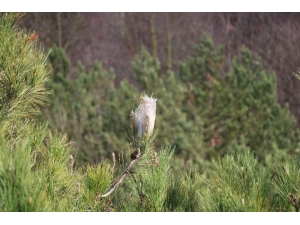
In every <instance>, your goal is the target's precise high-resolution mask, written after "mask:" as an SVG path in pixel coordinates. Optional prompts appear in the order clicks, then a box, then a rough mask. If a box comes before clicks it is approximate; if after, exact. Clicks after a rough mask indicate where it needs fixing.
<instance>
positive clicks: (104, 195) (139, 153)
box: [101, 148, 141, 198]
mask: <svg viewBox="0 0 300 225" xmlns="http://www.w3.org/2000/svg"><path fill="white" fill-rule="evenodd" d="M134 153H135V155H134V157H133V154H134ZM134 153H133V154H132V156H131V159H132V161H131V162H130V163H129V165H128V166H127V168H126V169H125V171H124V172H123V173H122V176H121V177H120V179H119V180H118V181H117V182H116V183H113V184H111V185H110V189H109V191H108V192H106V194H103V195H101V198H105V197H107V196H109V195H110V194H111V193H112V192H114V190H116V188H117V187H118V186H119V185H120V184H121V183H122V181H123V180H124V178H125V177H126V175H127V174H128V173H129V171H130V169H131V167H132V166H133V165H134V164H135V163H136V161H137V160H138V159H139V158H140V155H141V150H140V148H137V150H136V151H135V152H134Z"/></svg>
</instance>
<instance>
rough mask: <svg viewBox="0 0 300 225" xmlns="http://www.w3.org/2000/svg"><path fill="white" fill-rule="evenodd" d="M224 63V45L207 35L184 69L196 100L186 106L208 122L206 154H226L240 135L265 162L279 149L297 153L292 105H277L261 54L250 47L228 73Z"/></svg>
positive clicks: (270, 75)
mask: <svg viewBox="0 0 300 225" xmlns="http://www.w3.org/2000/svg"><path fill="white" fill-rule="evenodd" d="M222 64H223V47H222V46H221V47H219V48H218V49H215V47H214V45H213V42H212V40H211V39H210V38H209V37H207V36H204V37H203V39H202V41H201V43H200V44H199V46H197V48H196V51H195V54H194V55H193V56H191V57H188V58H187V59H186V60H185V61H183V62H182V64H181V68H180V73H179V76H180V78H181V80H182V81H183V82H185V84H186V86H187V87H188V92H187V93H186V97H185V99H186V102H190V101H189V100H191V99H193V104H190V105H188V104H187V105H186V107H185V110H186V112H187V114H188V115H190V116H196V115H197V116H200V117H201V118H202V120H203V122H204V142H205V144H206V146H207V147H208V150H209V152H206V158H210V157H211V156H215V155H216V154H219V155H224V154H225V153H226V152H227V151H228V150H229V148H230V146H231V145H232V144H233V143H234V142H235V141H238V142H239V141H240V140H241V139H244V140H245V142H246V145H247V146H250V147H251V150H252V151H254V152H255V153H256V155H257V156H259V159H261V160H264V157H265V155H266V154H272V151H273V150H275V149H276V148H277V147H278V148H279V149H286V150H288V151H289V152H290V153H293V152H294V149H295V148H296V147H297V145H298V143H299V131H298V129H297V127H296V120H295V118H294V117H293V116H292V115H291V113H290V112H289V110H288V106H286V107H285V108H281V107H280V105H279V104H278V103H277V96H276V79H275V74H274V73H271V72H268V71H265V70H264V69H263V67H262V63H261V61H260V58H259V57H258V56H255V55H252V54H251V52H250V51H249V50H247V49H245V48H244V49H241V52H240V56H239V57H235V58H234V59H233V61H232V65H231V67H230V68H229V70H228V72H226V73H224V71H223V69H222ZM276 146H277V147H276Z"/></svg>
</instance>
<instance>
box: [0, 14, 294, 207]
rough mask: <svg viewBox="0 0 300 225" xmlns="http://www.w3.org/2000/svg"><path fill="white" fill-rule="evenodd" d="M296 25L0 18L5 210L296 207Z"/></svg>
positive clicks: (240, 18) (238, 18)
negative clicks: (140, 123)
mask: <svg viewBox="0 0 300 225" xmlns="http://www.w3.org/2000/svg"><path fill="white" fill-rule="evenodd" d="M298 17H299V13H27V14H25V15H21V14H18V13H2V14H0V19H1V20H0V22H1V27H0V28H1V30H0V35H1V40H3V41H2V42H1V43H0V47H1V48H0V53H1V60H0V75H1V79H0V85H1V89H0V94H1V99H0V110H1V111H0V125H1V126H0V129H1V136H0V143H1V145H0V147H1V155H0V181H1V185H0V191H1V193H4V194H3V195H1V196H0V210H2V211H172V212H174V211H299V209H300V193H299V188H298V187H299V182H300V180H299V171H300V170H299V168H300V160H299V157H298V154H299V150H300V146H299V144H300V142H299V140H300V135H299V118H298V114H297V112H298V111H297V109H298V107H299V104H298V102H297V101H298V100H297V98H298V97H297V96H298V94H297V93H298V88H297V86H298V85H299V80H298V79H297V78H299V74H298V72H297V70H298V68H299V63H298V61H299V60H298V57H297V56H298V53H297V51H298V48H297V45H298V44H297V43H298V38H299V37H298V36H299V35H297V33H296V32H297V28H298V26H299V25H298V20H297V19H298ZM287 34H288V35H287ZM279 43H280V44H279ZM43 49H44V50H43ZM287 65H288V66H287ZM297 74H298V75H297ZM293 75H294V76H293ZM145 94H148V95H149V96H153V97H154V98H157V99H158V101H157V106H156V114H157V116H156V121H155V132H154V134H153V135H152V136H148V135H147V134H145V135H144V136H143V138H142V139H140V140H139V139H137V138H136V130H135V127H134V122H133V120H132V118H131V117H130V115H131V111H134V110H135V109H136V108H137V106H138V105H139V103H140V101H142V99H143V97H144V95H145ZM40 110H41V111H40ZM138 147H139V148H138ZM135 150H136V151H135ZM136 162H137V163H136ZM129 163H130V164H129ZM132 163H136V165H135V166H134V168H133V169H132V170H130V172H129V170H128V168H130V169H131V167H127V165H129V166H130V165H132ZM126 168H127V169H126ZM123 176H127V177H126V178H125V179H124V181H123V178H124V177H123ZM122 181H123V183H122ZM120 182H121V183H122V184H121V185H120V186H119V187H118V188H117V189H115V187H116V185H119V184H120ZM110 191H112V192H110ZM111 193H112V194H111Z"/></svg>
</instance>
